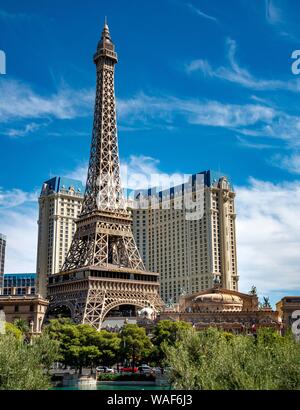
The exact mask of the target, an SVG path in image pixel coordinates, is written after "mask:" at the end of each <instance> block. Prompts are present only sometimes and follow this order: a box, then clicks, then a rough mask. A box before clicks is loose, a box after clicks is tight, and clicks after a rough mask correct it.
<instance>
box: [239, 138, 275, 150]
mask: <svg viewBox="0 0 300 410" xmlns="http://www.w3.org/2000/svg"><path fill="white" fill-rule="evenodd" d="M236 138H237V140H238V142H239V145H240V146H241V147H245V148H253V149H258V150H262V149H273V148H276V146H274V145H272V144H265V143H263V142H259V141H258V142H253V140H249V139H246V138H242V137H240V136H239V135H237V136H236Z"/></svg>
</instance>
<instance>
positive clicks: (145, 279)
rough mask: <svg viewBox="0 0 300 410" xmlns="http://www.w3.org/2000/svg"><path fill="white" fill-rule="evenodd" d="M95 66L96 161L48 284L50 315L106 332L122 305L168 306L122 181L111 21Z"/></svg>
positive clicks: (156, 308)
mask: <svg viewBox="0 0 300 410" xmlns="http://www.w3.org/2000/svg"><path fill="white" fill-rule="evenodd" d="M94 63H95V65H96V71H97V85H96V99H95V112H94V124H93V134H92V143H91V152H90V161H89V168H88V175H87V182H86V189H85V195H84V200H83V205H82V210H81V214H80V216H79V218H78V220H77V229H76V232H75V235H74V238H73V241H72V244H71V246H70V250H69V252H68V254H67V256H66V259H65V262H64V265H63V267H62V270H61V272H59V273H58V274H55V275H51V276H50V277H49V281H48V298H49V301H50V303H49V310H48V312H52V314H53V315H55V314H57V312H59V311H61V309H62V308H67V309H68V311H69V313H70V315H71V318H72V319H73V320H74V321H75V322H76V323H88V324H90V325H92V326H94V327H95V328H96V329H98V330H99V329H101V326H102V323H103V320H104V318H105V316H106V315H107V314H108V313H109V311H110V310H111V309H114V308H116V307H118V306H120V305H134V306H136V307H140V308H144V307H150V308H152V309H153V312H154V314H155V313H157V312H159V311H160V309H161V308H162V306H163V302H162V301H161V299H160V296H159V281H158V279H159V274H158V273H153V272H147V271H146V270H145V266H144V264H143V261H142V259H141V257H140V254H139V251H138V249H137V246H136V243H135V240H134V237H133V233H132V218H131V215H130V212H129V211H128V210H127V209H126V204H125V199H124V196H123V191H122V188H121V182H120V162H119V153H118V138H117V125H116V102H115V91H114V69H115V64H116V63H117V54H116V52H115V47H114V44H113V42H112V40H111V37H110V33H109V28H108V25H107V23H106V20H105V24H104V28H103V31H102V37H101V40H100V42H99V43H98V47H97V51H96V54H95V55H94Z"/></svg>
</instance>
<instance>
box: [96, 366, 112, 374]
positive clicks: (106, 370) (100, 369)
mask: <svg viewBox="0 0 300 410" xmlns="http://www.w3.org/2000/svg"><path fill="white" fill-rule="evenodd" d="M96 371H97V372H98V373H114V372H115V371H114V369H111V368H110V367H107V366H98V367H96Z"/></svg>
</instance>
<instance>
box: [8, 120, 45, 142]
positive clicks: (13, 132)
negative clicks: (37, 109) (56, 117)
mask: <svg viewBox="0 0 300 410" xmlns="http://www.w3.org/2000/svg"><path fill="white" fill-rule="evenodd" d="M48 124H49V123H41V124H37V123H35V122H31V123H29V124H26V125H25V126H24V127H20V128H8V129H6V130H4V131H2V134H4V135H7V136H9V137H12V138H18V137H25V136H27V135H28V134H31V133H34V132H36V131H38V130H39V129H40V128H42V127H45V126H46V125H48Z"/></svg>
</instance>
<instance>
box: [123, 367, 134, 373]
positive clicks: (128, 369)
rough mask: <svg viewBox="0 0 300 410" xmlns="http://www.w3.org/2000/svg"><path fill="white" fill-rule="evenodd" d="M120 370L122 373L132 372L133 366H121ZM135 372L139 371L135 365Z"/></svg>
mask: <svg viewBox="0 0 300 410" xmlns="http://www.w3.org/2000/svg"><path fill="white" fill-rule="evenodd" d="M120 372H122V373H132V366H126V367H121V368H120ZM133 372H134V373H137V372H138V368H137V367H134V368H133Z"/></svg>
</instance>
